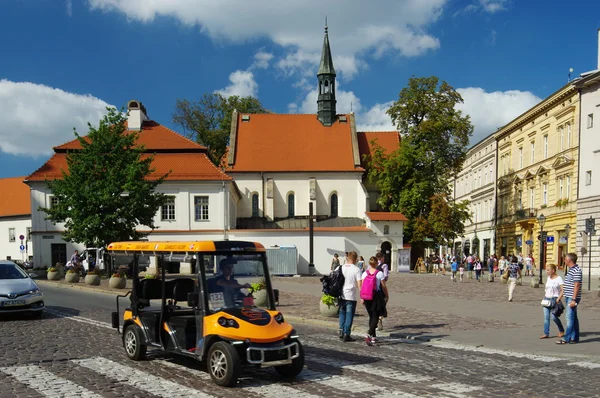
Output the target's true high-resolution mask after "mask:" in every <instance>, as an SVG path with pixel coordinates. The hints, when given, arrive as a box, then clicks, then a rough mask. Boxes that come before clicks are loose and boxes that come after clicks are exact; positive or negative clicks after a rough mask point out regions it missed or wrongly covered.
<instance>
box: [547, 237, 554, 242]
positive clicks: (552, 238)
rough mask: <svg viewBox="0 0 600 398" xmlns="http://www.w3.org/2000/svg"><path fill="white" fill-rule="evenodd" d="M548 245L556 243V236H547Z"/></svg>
mask: <svg viewBox="0 0 600 398" xmlns="http://www.w3.org/2000/svg"><path fill="white" fill-rule="evenodd" d="M546 243H554V236H546Z"/></svg>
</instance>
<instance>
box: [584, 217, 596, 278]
mask: <svg viewBox="0 0 600 398" xmlns="http://www.w3.org/2000/svg"><path fill="white" fill-rule="evenodd" d="M595 228H596V220H595V219H594V218H593V217H592V216H590V218H588V219H586V220H585V233H586V234H587V235H588V241H589V242H588V290H592V235H593V234H595V233H596V231H595Z"/></svg>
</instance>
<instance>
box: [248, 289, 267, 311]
mask: <svg viewBox="0 0 600 398" xmlns="http://www.w3.org/2000/svg"><path fill="white" fill-rule="evenodd" d="M252 297H254V305H255V306H257V307H264V306H266V305H267V291H266V290H265V289H263V290H257V291H256V292H254V293H252Z"/></svg>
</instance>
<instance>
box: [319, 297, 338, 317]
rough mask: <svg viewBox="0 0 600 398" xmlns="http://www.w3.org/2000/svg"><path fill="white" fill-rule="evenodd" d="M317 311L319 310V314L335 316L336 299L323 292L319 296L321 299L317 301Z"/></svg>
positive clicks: (336, 308)
mask: <svg viewBox="0 0 600 398" xmlns="http://www.w3.org/2000/svg"><path fill="white" fill-rule="evenodd" d="M319 311H320V312H321V315H324V316H330V317H334V316H337V315H338V311H339V308H338V306H337V299H336V298H335V297H333V296H332V295H330V294H327V293H325V294H323V296H321V301H320V302H319Z"/></svg>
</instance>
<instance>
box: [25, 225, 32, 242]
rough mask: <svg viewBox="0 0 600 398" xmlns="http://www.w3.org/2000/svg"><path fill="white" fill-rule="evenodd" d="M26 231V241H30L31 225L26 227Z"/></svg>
mask: <svg viewBox="0 0 600 398" xmlns="http://www.w3.org/2000/svg"><path fill="white" fill-rule="evenodd" d="M25 231H26V234H25V235H26V236H27V241H28V242H30V241H31V227H27V229H26V230H25Z"/></svg>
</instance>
